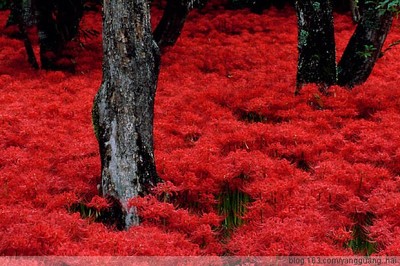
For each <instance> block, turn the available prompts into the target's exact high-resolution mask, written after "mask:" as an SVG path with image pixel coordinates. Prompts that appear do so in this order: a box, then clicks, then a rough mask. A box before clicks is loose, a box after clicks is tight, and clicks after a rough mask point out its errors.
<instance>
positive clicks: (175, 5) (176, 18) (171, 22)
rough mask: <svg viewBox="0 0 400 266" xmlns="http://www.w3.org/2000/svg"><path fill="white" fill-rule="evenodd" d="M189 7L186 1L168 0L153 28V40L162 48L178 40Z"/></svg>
mask: <svg viewBox="0 0 400 266" xmlns="http://www.w3.org/2000/svg"><path fill="white" fill-rule="evenodd" d="M189 11H190V8H189V3H188V1H183V0H168V1H167V6H166V7H165V10H164V13H163V16H162V17H161V20H160V22H159V23H158V25H157V27H156V29H155V30H154V40H155V41H156V42H157V44H158V46H159V47H160V48H161V49H162V48H165V47H167V46H173V45H174V44H175V43H176V41H177V40H178V38H179V36H180V34H181V31H182V28H183V25H184V24H185V20H186V18H187V16H188V14H189Z"/></svg>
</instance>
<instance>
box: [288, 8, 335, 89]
mask: <svg viewBox="0 0 400 266" xmlns="http://www.w3.org/2000/svg"><path fill="white" fill-rule="evenodd" d="M296 11H297V19H298V26H299V29H298V50H299V59H298V66H297V90H296V92H298V91H299V90H300V88H301V87H302V86H303V85H304V84H306V83H316V84H318V85H320V86H321V88H325V87H328V86H330V85H333V84H335V83H336V58H335V38H334V28H333V14H332V4H331V2H330V1H329V0H298V1H296Z"/></svg>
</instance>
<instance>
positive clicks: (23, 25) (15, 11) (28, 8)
mask: <svg viewBox="0 0 400 266" xmlns="http://www.w3.org/2000/svg"><path fill="white" fill-rule="evenodd" d="M33 13H34V9H33V6H32V2H31V1H30V0H24V1H22V0H21V1H19V0H17V1H13V2H11V13H10V17H9V20H8V21H7V26H8V25H12V24H17V25H18V29H19V32H20V34H21V37H22V40H23V42H24V46H25V50H26V53H27V55H28V62H29V64H30V65H31V66H32V67H33V68H34V69H39V64H38V62H37V60H36V56H35V53H34V51H33V47H32V42H31V40H30V39H29V35H28V33H27V27H28V26H30V25H31V23H33V22H32V21H33V16H32V14H33ZM10 18H12V19H11V22H10ZM12 20H14V22H13V21H12ZM8 23H10V24H8Z"/></svg>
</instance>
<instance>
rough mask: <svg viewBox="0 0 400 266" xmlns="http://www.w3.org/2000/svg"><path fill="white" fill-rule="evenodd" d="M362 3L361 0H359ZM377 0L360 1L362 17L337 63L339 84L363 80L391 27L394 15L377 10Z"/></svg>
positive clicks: (366, 76)
mask: <svg viewBox="0 0 400 266" xmlns="http://www.w3.org/2000/svg"><path fill="white" fill-rule="evenodd" d="M360 2H361V1H360ZM379 2H380V0H373V1H363V2H361V3H360V8H361V13H362V17H361V20H360V22H359V23H358V25H357V28H356V30H355V32H354V34H353V36H352V37H351V39H350V41H349V44H348V45H347V47H346V49H345V51H344V53H343V56H342V58H341V60H340V62H339V64H338V85H340V86H345V87H350V88H351V87H354V86H355V85H359V84H362V83H364V82H365V81H366V80H367V79H368V77H369V75H370V74H371V72H372V69H373V67H374V65H375V63H376V61H377V60H378V58H379V55H380V53H381V50H382V46H383V43H384V42H385V39H386V36H387V34H388V32H389V30H390V26H391V25H392V21H393V14H392V13H391V12H389V11H387V12H385V13H383V14H382V13H380V12H379V11H378V10H377V5H378V4H379Z"/></svg>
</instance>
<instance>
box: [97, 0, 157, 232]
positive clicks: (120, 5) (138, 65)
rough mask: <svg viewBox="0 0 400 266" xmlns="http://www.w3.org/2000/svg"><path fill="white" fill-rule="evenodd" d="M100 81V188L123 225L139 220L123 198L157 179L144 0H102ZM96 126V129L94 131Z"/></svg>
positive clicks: (152, 50) (153, 48) (152, 55)
mask: <svg viewBox="0 0 400 266" xmlns="http://www.w3.org/2000/svg"><path fill="white" fill-rule="evenodd" d="M103 9H104V14H103V52H104V57H103V80H102V85H101V87H100V89H99V91H98V93H97V95H96V98H95V102H94V107H93V123H94V126H95V131H97V137H98V140H99V147H100V156H101V163H102V172H101V176H102V193H103V196H105V197H111V198H113V199H114V200H118V201H119V202H120V204H121V207H122V211H123V212H124V216H125V217H124V218H123V219H124V224H125V227H126V228H128V227H130V226H131V225H137V224H138V223H139V217H138V215H137V212H136V209H135V208H129V207H128V205H127V204H128V200H129V199H131V198H133V197H136V196H138V195H143V194H146V193H148V192H149V189H150V188H151V187H152V186H154V185H155V184H156V183H157V182H158V181H159V178H158V176H157V174H156V168H155V162H154V154H153V109H154V97H155V92H156V84H157V78H158V72H159V64H160V55H159V50H158V47H157V45H156V43H155V42H154V41H153V37H152V33H151V24H150V6H149V2H148V1H146V0H118V1H114V0H105V1H104V4H103ZM96 129H97V130H96Z"/></svg>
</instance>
